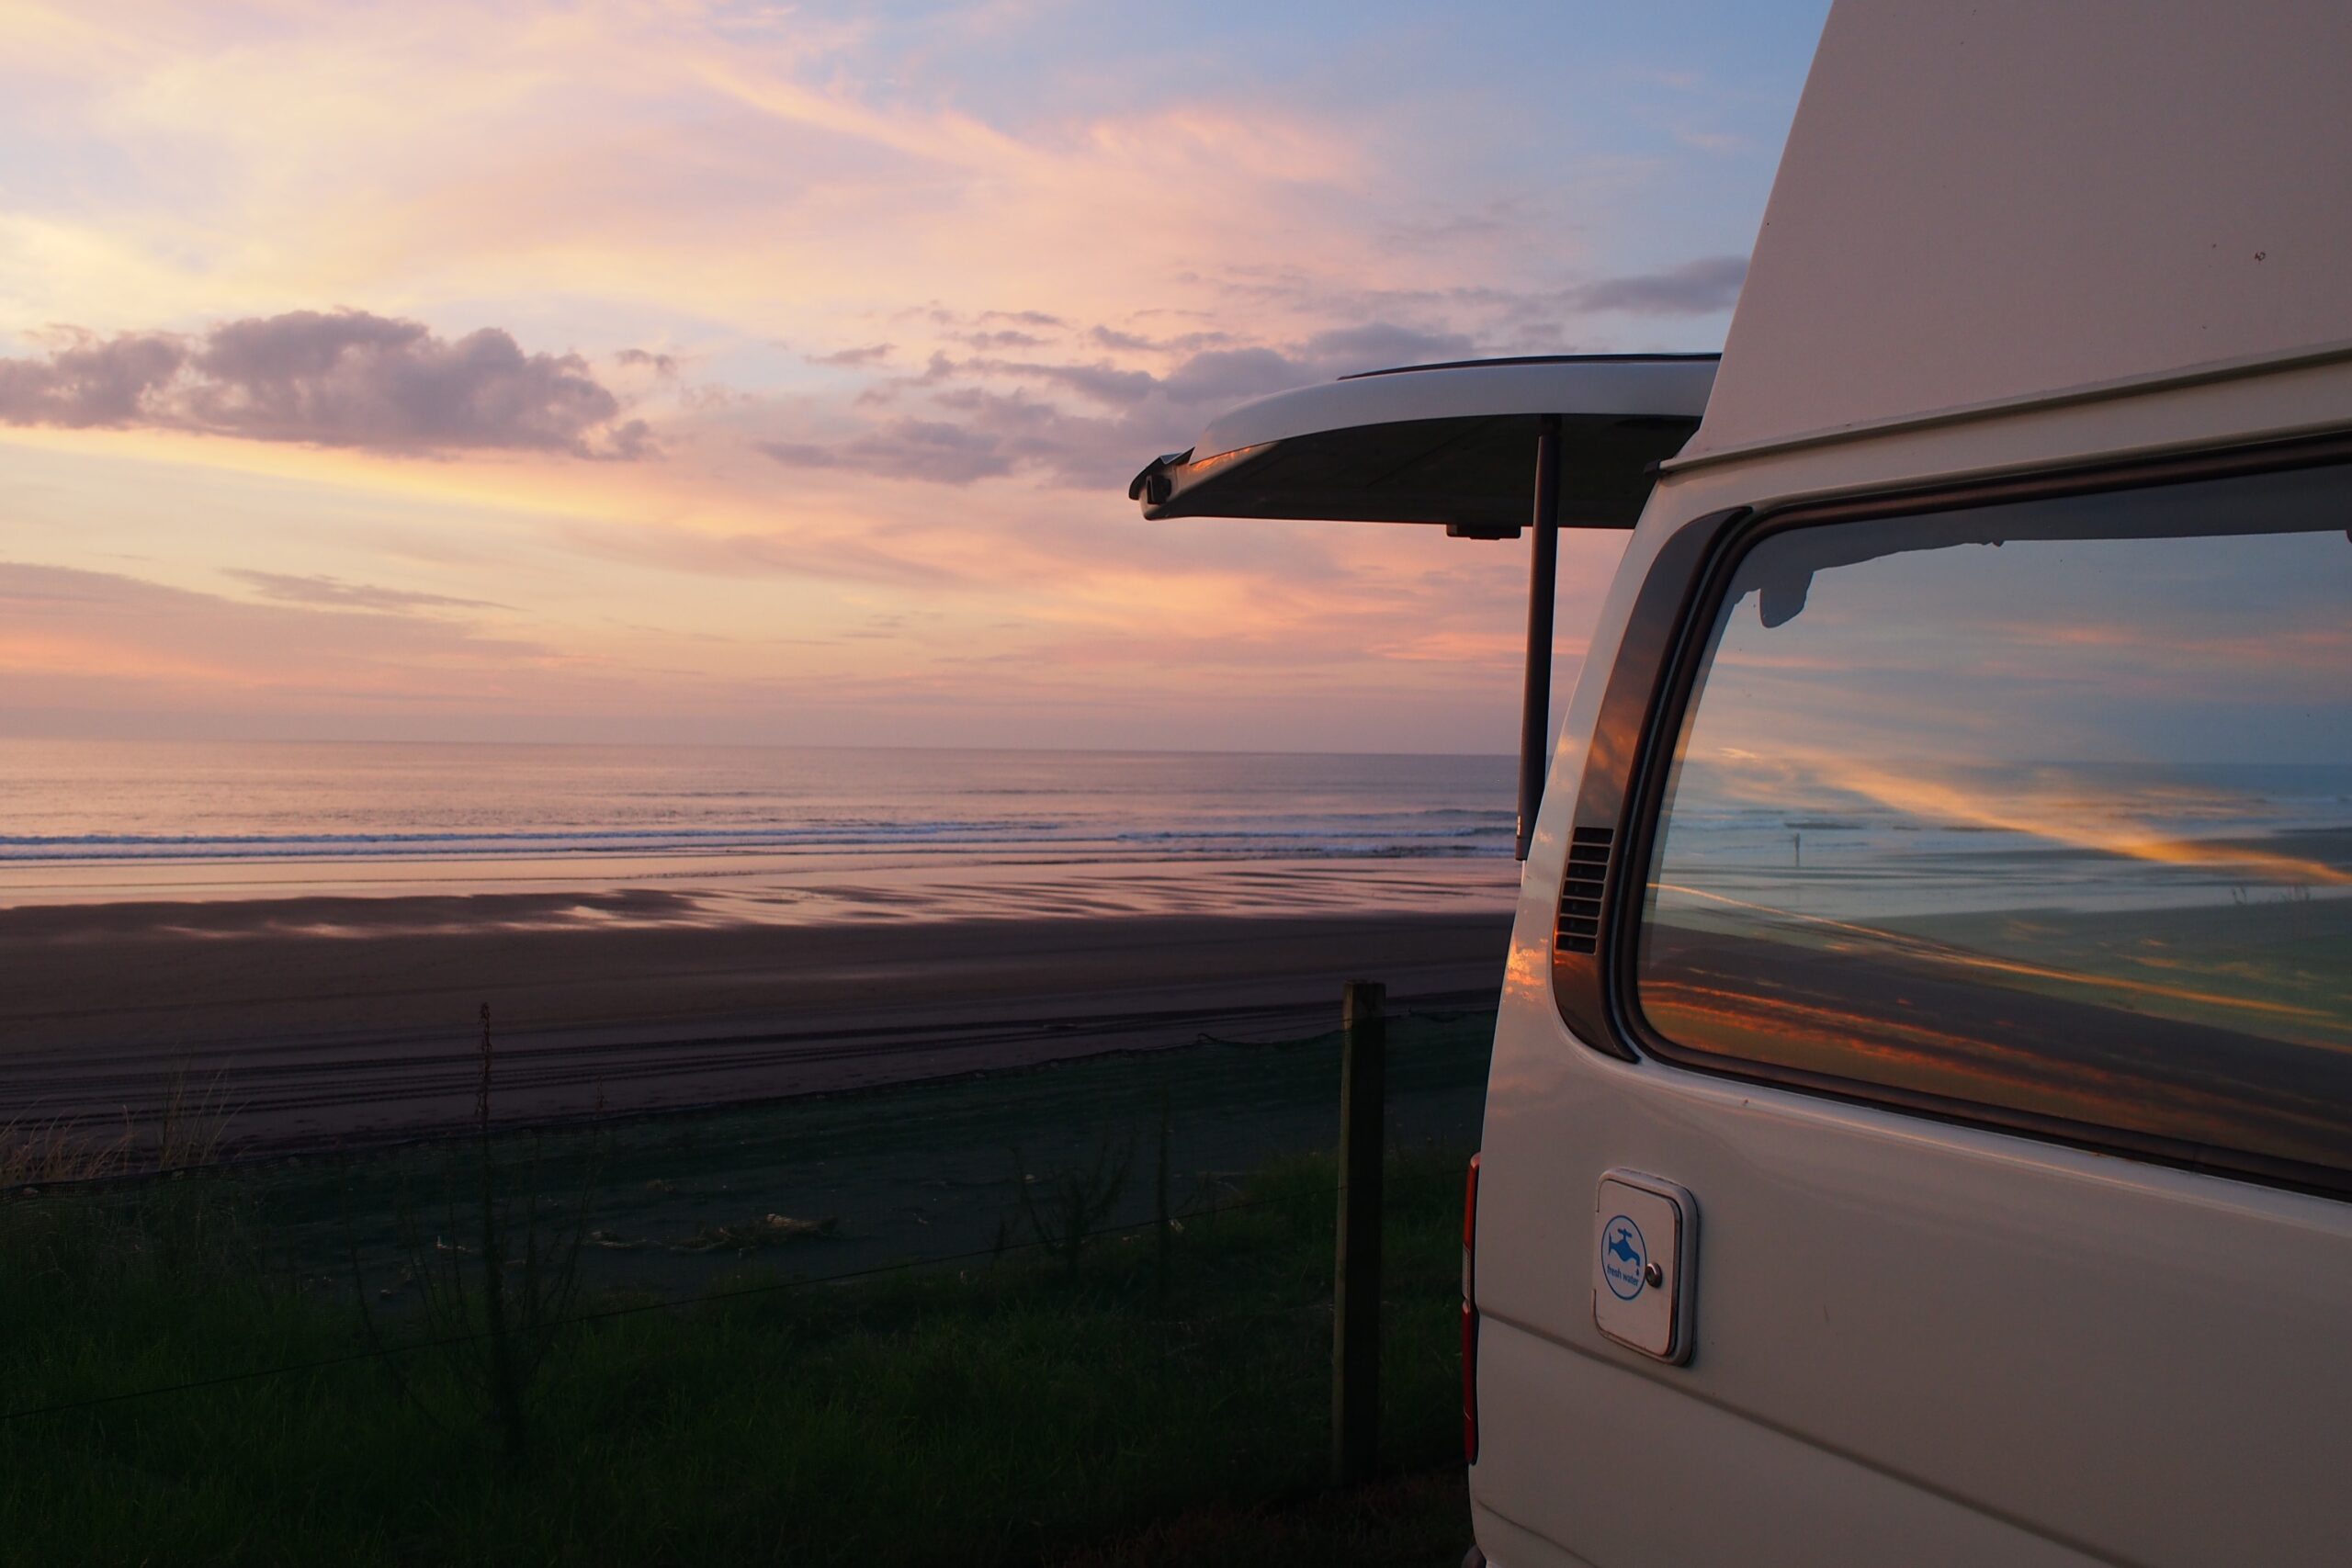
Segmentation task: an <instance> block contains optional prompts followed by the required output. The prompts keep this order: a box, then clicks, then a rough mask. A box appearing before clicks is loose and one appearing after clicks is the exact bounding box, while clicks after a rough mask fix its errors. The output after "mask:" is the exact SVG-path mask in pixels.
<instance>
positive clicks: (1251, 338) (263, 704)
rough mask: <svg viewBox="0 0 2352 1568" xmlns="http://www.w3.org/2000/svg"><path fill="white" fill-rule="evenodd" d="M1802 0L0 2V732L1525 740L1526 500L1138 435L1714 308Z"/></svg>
mask: <svg viewBox="0 0 2352 1568" xmlns="http://www.w3.org/2000/svg"><path fill="white" fill-rule="evenodd" d="M1824 9H1825V6H1824V5H1823V4H1820V3H1818V0H1802V3H1789V4H1778V5H1772V6H1754V5H1738V6H1733V5H1724V6H1673V7H1630V6H1599V5H1591V6H1586V5H1578V6H1568V5H1557V4H1530V5H1519V6H1507V5H1485V6H1468V5H1455V6H1447V7H1443V8H1440V7H1434V6H1404V5H1369V4H1349V5H1337V4H1334V5H1323V6H1264V5H1253V6H1186V7H1161V6H1107V5H1075V4H1070V5H1057V4H1048V3H1042V0H1040V3H1027V0H983V3H979V4H972V5H966V6H912V5H874V6H831V7H827V6H707V5H699V4H694V3H691V0H676V3H671V4H658V3H657V4H643V5H582V6H544V5H537V4H533V3H528V0H526V3H522V4H515V5H502V6H495V7H492V6H477V7H459V6H448V7H444V6H434V5H429V4H415V3H411V4H400V5H387V6H340V7H329V6H300V5H294V4H266V3H265V4H256V5H251V6H185V5H183V6H153V7H147V6H128V5H125V6H107V7H103V8H101V7H92V6H87V5H74V6H55V7H51V6H43V5H40V4H30V5H28V4H23V3H20V0H0V128H5V135H0V732H5V733H17V734H63V735H126V736H162V735H200V736H235V737H247V736H254V737H261V736H284V737H352V738H407V737H419V738H424V737H431V738H447V739H474V738H481V739H628V740H639V739H646V740H658V739H694V740H719V741H724V740H743V741H778V742H794V741H803V742H823V743H866V742H873V743H892V744H950V743H953V744H973V743H989V744H1007V745H1080V746H1168V747H1181V748H1198V747H1213V748H1240V749H1302V750H1477V751H1504V750H1510V748H1511V746H1512V745H1513V743H1514V740H1515V732H1516V731H1515V727H1516V705H1517V682H1518V650H1519V645H1520V617H1521V613H1522V612H1521V596H1522V594H1523V592H1524V571H1525V557H1524V549H1525V547H1524V544H1523V543H1522V544H1518V545H1509V544H1473V543H1465V542H1449V541H1446V540H1445V539H1443V538H1442V536H1439V535H1438V534H1437V533H1435V532H1434V531H1430V530H1421V529H1384V528H1378V527H1369V526H1366V525H1328V524H1297V525H1293V524H1252V523H1201V522H1195V523H1182V524H1158V525H1147V524H1145V523H1143V522H1142V521H1141V520H1140V519H1139V517H1138V516H1137V514H1136V509H1135V506H1134V504H1133V503H1132V502H1129V501H1128V500H1127V499H1126V496H1125V483H1126V480H1127V479H1128V478H1129V477H1130V476H1131V475H1132V474H1133V473H1134V471H1135V470H1136V468H1138V467H1140V466H1141V464H1142V463H1143V462H1144V461H1145V460H1146V459H1148V457H1151V456H1152V455H1153V454H1155V453H1159V452H1163V451H1169V450H1173V449H1177V448H1181V447H1182V446H1186V445H1188V444H1189V443H1190V442H1191V440H1192V438H1193V435H1194V434H1197V433H1198V431H1199V430H1200V428H1201V426H1202V425H1203V424H1204V423H1205V422H1206V420H1207V419H1208V418H1209V417H1210V416H1211V415H1213V414H1215V413H1216V412H1219V411H1221V410H1222V409H1224V408H1226V407H1228V406H1230V405H1231V404H1233V403H1235V402H1238V401H1240V400H1247V399H1249V398H1252V397H1255V396H1258V395H1261V394H1262V393H1266V392H1270V391H1274V390H1278V389H1282V388H1284V387H1287V386H1292V385H1296V384H1299V383H1302V382H1308V381H1316V380H1321V379H1326V378H1329V377H1332V376H1334V375H1338V374H1341V373H1344V372H1348V371H1351V370H1360V369H1366V368H1372V367H1380V366H1386V365H1396V364H1409V363H1413V362H1416V361H1426V360H1435V359H1447V358H1457V357H1464V356H1468V355H1503V354H1526V353H1543V352H1562V351H1578V350H1585V351H1604V350H1634V349H1711V348H1714V347H1717V346H1719V345H1720V344H1721V342H1722V339H1723V334H1724V326H1725V323H1726V321H1727V320H1728V316H1729V308H1730V305H1731V302H1732V300H1733V299H1734V297H1735V295H1736V289H1737V287H1738V282H1739V279H1740V276H1741V273H1742V269H1743V265H1744V257H1745V256H1746V254H1747V249H1748V247H1749V245H1750V243H1751V242H1752V240H1753V238H1754V233H1755V229H1756V224H1757V220H1758V216H1759V214H1760V213H1761V210H1762V207H1763V202H1764V198H1765V196H1766V193H1767V190H1768V187H1769V186H1770V178H1771V174H1772V170H1773V166H1774V163H1775V161H1776V159H1777V157H1778V153H1779V150H1780V145H1781V138H1782V136H1783V134H1784V132H1785V130H1786V128H1787V122H1788V118H1789V116H1790V114H1791V113H1792V110H1793V108H1794V106H1795V100H1796V95H1797V91H1798V88H1799V86H1800V85H1801V84H1802V81H1803V76H1804V67H1805V64H1806V62H1807V60H1808V58H1809V56H1810V53H1811V51H1812V47H1813V43H1814V40H1815V36H1816V35H1817V33H1818V31H1819V27H1820V21H1821V15H1822V12H1823V10H1824ZM1616 552H1617V541H1616V540H1615V539H1614V538H1608V537H1600V538H1594V537H1584V538H1572V539H1571V541H1570V543H1569V544H1568V546H1567V547H1566V550H1565V552H1564V569H1563V588H1564V600H1563V613H1562V622H1561V625H1562V638H1561V648H1562V652H1563V655H1564V658H1563V667H1562V674H1563V676H1564V677H1566V676H1567V675H1569V674H1571V673H1572V671H1573V662H1572V661H1573V656H1574V654H1575V653H1576V651H1577V649H1578V648H1579V647H1580V646H1581V628H1582V626H1584V624H1585V622H1586V621H1587V619H1588V618H1589V613H1590V610H1591V608H1592V606H1593V604H1595V603H1596V601H1597V597H1598V593H1599V590H1600V587H1601V586H1602V585H1603V584H1604V583H1605V581H1606V578H1607V575H1608V572H1609V571H1610V570H1611V568H1612V567H1613V565H1614V562H1615V558H1616Z"/></svg>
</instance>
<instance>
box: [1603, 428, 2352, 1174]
mask: <svg viewBox="0 0 2352 1568" xmlns="http://www.w3.org/2000/svg"><path fill="white" fill-rule="evenodd" d="M2347 527H2352V469H2346V468H2315V469H2307V470H2303V471H2300V472H2295V473H2287V474H2267V475H2261V476H2256V477H2241V478H2234V479H2212V480H2204V481H2199V482H2196V483H2183V484H2174V485H2167V486H2163V487H2155V488H2148V489H2143V490H2137V491H2111V492H2107V493H2102V494H2097V495H2074V496H2070V497H2065V498H2052V499H2049V500H2041V501H2034V502H2012V503H2006V504H2002V505H1999V506H1986V507H1978V508H1973V509H1970V510H1965V511H1952V512H1945V513H1936V514H1926V515H1913V516H1905V517H1895V518H1884V519H1880V520H1876V521H1866V522H1852V523H1836V524H1825V525H1817V526H1812V527H1792V528H1789V529H1786V530H1784V531H1781V532H1779V533H1774V534H1767V535H1765V536H1761V537H1760V538H1758V541H1757V542H1756V543H1754V544H1753V545H1752V546H1751V547H1749V548H1748V550H1747V553H1746V554H1745V556H1744V557H1742V558H1740V560H1739V563H1738V565H1737V568H1736V572H1735V574H1734V576H1733V579H1732V581H1731V583H1730V586H1729V589H1728V591H1727V592H1726V595H1725V599H1724V604H1723V607H1722V608H1721V609H1720V611H1719V612H1718V613H1717V616H1716V620H1715V625H1714V626H1713V631H1712V635H1711V638H1710V641H1709V643H1708V645H1707V648H1706V650H1705V654H1704V664H1703V668H1702V671H1701V673H1700V675H1699V677H1698V680H1697V682H1695V683H1694V686H1693V689H1692V694H1691V698H1690V699H1689V702H1688V705H1686V707H1685V709H1684V714H1683V717H1682V721H1681V729H1680V735H1679V741H1678V744H1677V749H1676V752H1675V756H1674V760H1673V763H1672V768H1671V772H1670V773H1669V775H1668V780H1667V783H1666V786H1665V790H1664V794H1663V796H1662V801H1661V806H1660V812H1661V815H1660V817H1659V818H1658V819H1657V827H1656V829H1655V830H1654V832H1653V834H1652V836H1651V840H1650V841H1651V844H1652V852H1651V855H1650V860H1649V868H1648V883H1647V887H1646V890H1645V899H1644V904H1643V910H1642V923H1641V927H1640V931H1639V933H1638V939H1637V946H1636V948H1635V975H1636V998H1637V1002H1638V1010H1639V1015H1640V1018H1641V1020H1642V1021H1643V1022H1644V1024H1645V1026H1646V1030H1647V1032H1649V1033H1650V1035H1651V1036H1652V1042H1653V1044H1654V1045H1655V1046H1656V1047H1657V1048H1659V1049H1661V1050H1663V1051H1664V1052H1665V1054H1667V1055H1679V1054H1682V1053H1691V1054H1696V1055H1700V1056H1703V1057H1706V1058H1715V1059H1731V1061H1732V1064H1733V1065H1735V1066H1736V1065H1737V1064H1752V1065H1756V1066H1762V1067H1765V1068H1767V1069H1769V1071H1768V1072H1767V1073H1766V1074H1765V1075H1764V1076H1767V1077H1777V1078H1781V1079H1784V1080H1793V1081H1796V1082H1799V1083H1807V1082H1810V1083H1814V1084H1815V1085H1817V1086H1819V1087H1826V1088H1830V1089H1837V1090H1839V1091H1841V1092H1853V1091H1856V1090H1858V1089H1859V1090H1860V1092H1863V1093H1865V1094H1870V1093H1871V1092H1873V1091H1877V1092H1878V1093H1879V1094H1881V1095H1882V1096H1883V1098H1888V1099H1891V1100H1895V1101H1897V1102H1900V1103H1905V1104H1914V1105H1925V1106H1926V1107H1927V1108H1929V1109H1936V1110H1942V1111H1957V1112H1958V1113H1960V1114H1962V1115H1974V1116H1976V1117H1977V1119H1985V1120H1991V1121H1993V1122H1997V1123H2004V1124H2007V1125H2012V1126H2022V1127H2025V1128H2028V1129H2035V1128H2040V1129H2041V1130H2044V1131H2053V1132H2056V1133H2058V1134H2060V1135H2075V1134H2077V1133H2078V1132H2079V1131H2080V1130H2084V1129H2089V1130H2092V1131H2091V1133H2090V1134H2089V1135H2090V1136H2091V1137H2092V1138H2093V1141H2098V1142H2109V1143H2114V1142H2120V1144H2121V1145H2122V1146H2125V1147H2130V1148H2139V1149H2142V1150H2143V1151H2146V1152H2151V1153H2154V1154H2157V1155H2159V1156H2165V1157H2178V1158H2184V1159H2188V1160H2190V1161H2192V1162H2195V1163H2219V1164H2221V1165H2222V1166H2224V1167H2229V1168H2240V1169H2245V1170H2249V1171H2252V1172H2255V1173H2257V1174H2264V1173H2271V1174H2276V1173H2278V1172H2281V1171H2282V1170H2283V1171H2284V1172H2286V1173H2287V1174H2288V1175H2289V1176H2290V1178H2291V1177H2293V1176H2296V1175H2308V1174H2310V1173H2312V1172H2313V1171H2317V1172H2321V1173H2343V1172H2346V1171H2352V535H2347V533H2346V529H2347ZM2053 1123H2055V1124H2058V1125H2056V1126H2054V1127H2053V1125H2052V1124H2053ZM2101 1133H2117V1134H2124V1136H2123V1137H2122V1138H2121V1139H2120V1140H2117V1139H2112V1138H2107V1137H2102V1136H2099V1135H2098V1134H2101ZM2320 1180H2321V1184H2323V1185H2326V1186H2331V1187H2335V1186H2340V1185H2342V1183H2341V1182H2340V1181H2339V1180H2338V1179H2335V1176H2333V1175H2330V1174H2323V1175H2322V1176H2321V1177H2320Z"/></svg>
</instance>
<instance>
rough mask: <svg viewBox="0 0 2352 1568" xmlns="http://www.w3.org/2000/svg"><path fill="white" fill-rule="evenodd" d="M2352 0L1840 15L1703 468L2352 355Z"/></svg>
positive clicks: (1694, 454) (1861, 10)
mask: <svg viewBox="0 0 2352 1568" xmlns="http://www.w3.org/2000/svg"><path fill="white" fill-rule="evenodd" d="M2347 70H2352V6H2344V5H2342V4H2340V3H2338V0H2297V3H2292V4H2279V3H2277V0H2264V3H2250V4H2239V5H2227V6H2217V5H2212V4H2210V3H2208V0H2141V3H2137V4H2131V5H2120V4H2083V5H2066V6H2051V5H2046V4H2036V3H2034V0H1989V3H1980V4H1973V5H1951V4H1948V3H1946V0H1877V3H1873V4H1868V5H1839V6H1837V7H1836V8H1835V9H1834V10H1833V11H1832V12H1831V14H1830V17H1829V21H1828V25H1827V27H1826V29H1825V30H1824V32H1823V34H1822V39H1821V45H1820V49H1819V51H1818V52H1817V53H1816V55H1815V61H1814V67H1813V73H1812V75H1811V77H1810V78H1809V79H1808V81H1807V83H1806V85H1805V90H1804V97H1803V98H1802V100H1801V101H1800V103H1799V105H1798V108H1797V113H1796V118H1795V120H1794V122H1793V123H1792V126H1791V129H1790V132H1789V141H1788V147H1787V150H1786V152H1784V154H1783V155H1782V158H1781V171H1780V175H1779V177H1778V178H1777V180H1776V181H1775V182H1774V184H1773V187H1772V196H1771V200H1770V205H1769V206H1768V207H1767V209H1766V210H1765V217H1764V224H1763V227H1762V229H1761V231H1759V232H1758V236H1757V241H1756V250H1755V254H1754V257H1753V259H1752V261H1751V262H1750V264H1749V267H1748V273H1747V285H1746V288H1745V289H1744V291H1743V292H1742V294H1741V297H1740V301H1739V308H1738V310H1737V312H1736V315H1735V316H1734V318H1733V321H1732V325H1731V332H1730V336H1729V338H1728V341H1727V343H1726V346H1725V348H1724V367H1723V373H1722V377H1721V378H1720V382H1719V385H1718V386H1717V388H1716V391H1715V396H1714V400H1713V404H1712V406H1711V407H1710V408H1709V410H1708V412H1707V419H1706V423H1705V424H1704V425H1703V426H1702V429H1701V430H1700V432H1699V434H1698V435H1697V437H1696V438H1695V439H1694V440H1693V441H1692V443H1691V446H1690V448H1689V450H1688V452H1687V453H1686V455H1685V457H1686V460H1689V459H1691V458H1699V457H1705V456H1706V455H1708V454H1712V453H1718V452H1724V451H1730V450H1736V449H1741V448H1746V447H1749V446H1758V445H1762V444H1767V443H1771V442H1776V441H1781V440H1786V439H1789V438H1792V437H1801V436H1804V435H1807V434H1816V433H1822V432H1831V431H1837V430H1840V429H1845V428H1849V427H1856V426H1870V425H1873V424H1877V423H1883V422H1886V421H1890V420H1898V419H1903V418H1906V417H1913V416H1918V415H1922V414H1929V413H1934V412H1939V411H1947V410H1953V409H1963V408H1971V407H1980V406H1983V405H1986V404H1993V403H2001V402H2007V401H2011V400H2018V399H2036V400H2038V399H2040V398H2042V397H2045V396H2047V395H2049V394H2051V393H2053V392H2058V391H2061V390H2065V389H2088V388H2095V387H2099V386H2104V385H2108V384H2110V383H2114V382H2118V381H2128V380H2131V379H2134V378H2146V377H2151V376H2158V375H2165V374H2170V373H2177V372H2179V371H2182V370H2186V369H2189V368H2192V367H2200V366H2211V365H2216V364H2227V363H2232V362H2239V363H2242V362H2244V361H2245V360H2248V359H2263V358H2269V357H2273V356H2278V355H2293V354H2299V353H2304V352H2308V351H2310V350H2312V349H2315V348H2324V347H2328V346H2331V345H2334V346H2346V347H2352V288H2346V283H2345V258H2346V256H2347V255H2352V201H2347V200H2346V197H2345V192H2346V190H2347V189H2352V133H2347V129H2346V127H2347V123H2352V122H2347V120H2346V116H2345V112H2344V107H2343V102H2344V94H2345V81H2346V72H2347Z"/></svg>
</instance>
